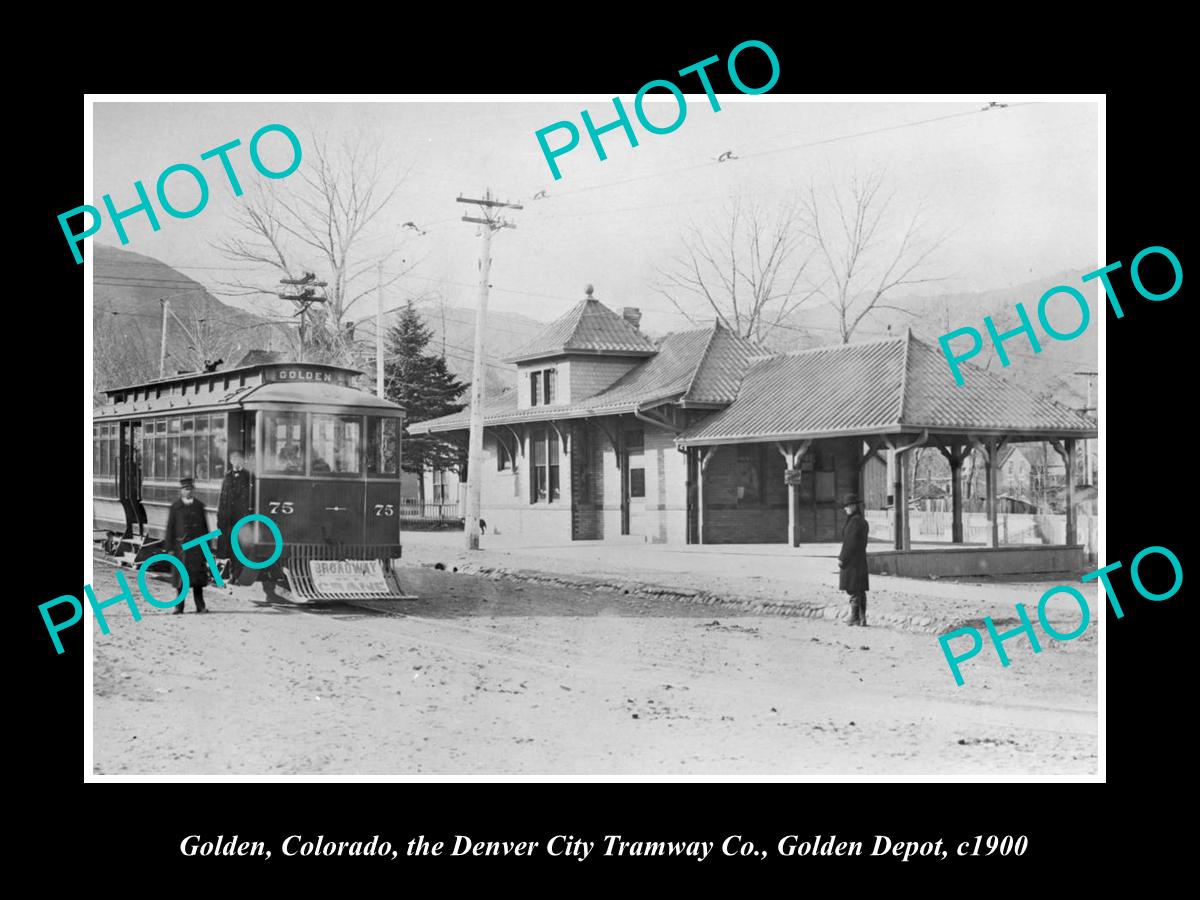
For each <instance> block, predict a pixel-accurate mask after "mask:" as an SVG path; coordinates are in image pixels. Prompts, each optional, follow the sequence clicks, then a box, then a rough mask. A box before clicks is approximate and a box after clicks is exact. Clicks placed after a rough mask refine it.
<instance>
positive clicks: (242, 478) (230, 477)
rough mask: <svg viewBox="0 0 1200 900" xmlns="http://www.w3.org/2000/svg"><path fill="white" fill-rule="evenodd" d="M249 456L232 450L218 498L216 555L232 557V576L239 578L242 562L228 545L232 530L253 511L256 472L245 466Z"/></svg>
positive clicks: (232, 577)
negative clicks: (218, 531)
mask: <svg viewBox="0 0 1200 900" xmlns="http://www.w3.org/2000/svg"><path fill="white" fill-rule="evenodd" d="M245 463H246V457H245V456H244V455H243V454H242V451H241V450H234V451H233V452H232V453H230V454H229V470H228V471H227V472H226V473H225V480H224V481H222V482H221V498H220V500H218V501H217V528H218V529H220V531H221V536H220V537H219V538H218V539H217V556H219V557H220V558H221V559H227V560H229V580H230V581H236V580H237V577H238V575H239V574H240V573H241V571H242V568H243V567H242V564H241V562H240V561H239V560H238V558H237V557H236V556H235V555H234V553H233V549H232V548H231V547H230V545H229V532H230V531H231V530H232V529H233V526H234V525H236V524H237V523H238V522H239V521H241V520H242V519H243V518H245V517H246V516H248V515H249V514H250V513H251V512H253V505H254V475H253V474H251V472H250V470H249V469H247V468H245Z"/></svg>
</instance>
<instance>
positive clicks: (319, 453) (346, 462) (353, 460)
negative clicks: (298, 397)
mask: <svg viewBox="0 0 1200 900" xmlns="http://www.w3.org/2000/svg"><path fill="white" fill-rule="evenodd" d="M312 419H313V454H312V471H313V474H314V475H316V474H317V473H319V472H327V473H334V474H354V475H357V474H358V473H360V472H362V459H361V455H362V419H360V418H359V417H358V416H330V415H318V414H314V415H313V417H312Z"/></svg>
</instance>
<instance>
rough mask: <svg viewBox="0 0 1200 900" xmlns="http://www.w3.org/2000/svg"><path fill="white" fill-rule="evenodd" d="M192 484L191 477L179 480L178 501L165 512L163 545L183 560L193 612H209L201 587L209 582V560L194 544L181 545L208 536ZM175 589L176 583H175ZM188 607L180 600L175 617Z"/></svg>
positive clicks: (201, 510) (206, 521)
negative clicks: (193, 603)
mask: <svg viewBox="0 0 1200 900" xmlns="http://www.w3.org/2000/svg"><path fill="white" fill-rule="evenodd" d="M194 490H195V483H194V482H193V481H192V479H190V478H180V479H179V499H178V500H176V501H175V502H174V503H172V504H171V509H170V510H169V511H168V512H167V534H166V536H165V537H164V538H163V542H164V543H165V544H166V545H167V551H168V552H169V553H173V554H174V555H175V556H177V557H179V559H181V560H182V561H183V567H184V568H185V569H187V573H188V580H189V581H190V582H191V585H192V598H193V599H194V600H195V602H196V612H198V613H202V612H208V607H206V606H205V605H204V585H205V584H206V583H207V581H208V561H207V560H206V559H205V558H204V551H203V550H201V549H200V545H199V544H197V545H195V546H194V547H189V548H188V549H187V550H184V549H183V545H184V544H186V543H189V542H190V541H194V540H195V539H196V538H198V537H203V536H204V535H206V534H208V520H207V519H206V518H205V517H204V504H203V503H202V502H201V501H200V499H199V498H198V497H196V496H195V495H194ZM177 586H178V584H177ZM185 605H187V597H184V598H183V599H181V600H180V601H179V605H178V606H176V607H175V614H176V615H179V614H180V613H182V612H183V608H184V606H185Z"/></svg>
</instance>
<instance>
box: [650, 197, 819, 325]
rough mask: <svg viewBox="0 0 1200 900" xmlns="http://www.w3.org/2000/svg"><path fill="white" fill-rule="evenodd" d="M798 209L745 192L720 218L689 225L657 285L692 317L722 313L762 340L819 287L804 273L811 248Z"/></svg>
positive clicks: (725, 319) (723, 318)
mask: <svg viewBox="0 0 1200 900" xmlns="http://www.w3.org/2000/svg"><path fill="white" fill-rule="evenodd" d="M798 213H799V211H798V208H797V207H796V206H795V205H794V204H783V205H781V206H779V207H778V208H777V209H776V210H775V211H774V213H773V214H772V212H771V211H770V210H768V209H767V208H765V207H764V206H763V205H761V204H758V203H754V202H752V201H747V200H743V199H742V198H740V197H736V198H733V199H731V200H729V201H727V202H726V204H725V207H724V209H723V211H722V213H721V215H720V216H719V218H718V219H715V220H713V221H711V222H709V223H707V224H706V225H697V224H695V223H691V224H689V225H688V227H687V228H686V229H685V231H684V235H683V238H682V243H683V250H682V251H681V252H680V253H679V254H677V255H676V256H673V257H671V259H670V260H669V261H668V263H667V264H666V265H665V266H664V267H661V268H659V269H658V270H657V274H658V282H659V283H658V284H656V285H654V289H655V290H656V291H658V293H660V294H662V295H663V296H665V297H666V298H667V299H668V300H670V301H671V303H672V304H673V305H674V306H675V308H676V309H678V310H679V311H680V312H681V313H682V314H683V315H684V316H686V317H687V319H688V321H690V322H696V321H697V319H699V318H707V317H708V316H709V315H710V314H711V313H715V314H716V317H717V320H718V321H720V322H721V323H722V324H723V325H725V326H726V327H728V328H729V329H731V330H732V331H736V332H737V333H738V334H740V335H741V336H742V337H747V338H752V339H754V340H756V341H762V340H763V339H764V338H766V337H767V336H768V335H770V333H771V332H772V331H774V330H775V329H776V328H777V327H778V326H779V325H780V323H781V322H783V321H784V320H785V319H786V318H787V317H788V316H789V315H790V314H791V313H792V312H794V311H795V310H797V309H798V308H799V307H800V306H801V305H802V304H803V303H804V302H805V301H806V300H808V299H810V298H811V297H813V296H814V295H815V294H816V293H817V288H814V287H813V286H812V285H810V284H809V283H808V282H807V281H806V280H805V271H806V270H807V269H808V266H809V262H810V260H811V257H812V253H811V250H808V249H807V248H806V247H805V244H806V241H805V238H804V228H803V225H802V223H801V222H800V221H799V214H798ZM697 299H699V300H701V301H702V303H701V304H700V306H699V309H700V310H702V311H703V312H702V313H698V312H697V304H696V302H695V301H696V300H697Z"/></svg>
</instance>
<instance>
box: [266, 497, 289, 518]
mask: <svg viewBox="0 0 1200 900" xmlns="http://www.w3.org/2000/svg"><path fill="white" fill-rule="evenodd" d="M267 509H268V510H269V511H270V513H271V515H273V516H279V515H283V516H290V515H291V514H292V513H294V512H295V511H296V507H295V506H293V505H292V501H291V500H271V501H269V502H268V503H267Z"/></svg>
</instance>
